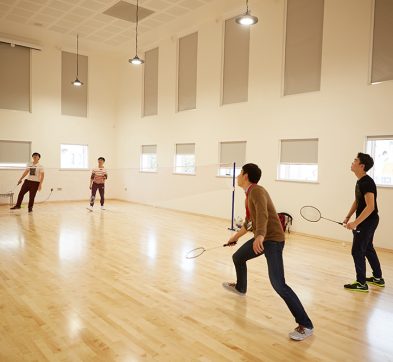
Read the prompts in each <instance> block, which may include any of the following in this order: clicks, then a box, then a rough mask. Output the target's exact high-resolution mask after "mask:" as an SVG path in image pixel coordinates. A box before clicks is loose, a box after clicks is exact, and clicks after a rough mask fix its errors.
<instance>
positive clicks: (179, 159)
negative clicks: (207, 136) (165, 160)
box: [175, 143, 195, 175]
mask: <svg viewBox="0 0 393 362" xmlns="http://www.w3.org/2000/svg"><path fill="white" fill-rule="evenodd" d="M175 173H180V174H187V175H195V143H178V144H176V155H175Z"/></svg>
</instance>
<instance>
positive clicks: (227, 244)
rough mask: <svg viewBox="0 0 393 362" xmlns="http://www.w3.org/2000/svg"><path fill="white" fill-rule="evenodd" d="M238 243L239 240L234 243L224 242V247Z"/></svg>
mask: <svg viewBox="0 0 393 362" xmlns="http://www.w3.org/2000/svg"><path fill="white" fill-rule="evenodd" d="M236 244H237V241H233V242H232V243H226V244H224V245H223V247H225V246H232V245H236Z"/></svg>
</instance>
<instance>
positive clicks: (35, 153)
mask: <svg viewBox="0 0 393 362" xmlns="http://www.w3.org/2000/svg"><path fill="white" fill-rule="evenodd" d="M34 156H38V157H39V158H41V155H40V154H39V153H38V152H34V153H33V154H32V155H31V157H34Z"/></svg>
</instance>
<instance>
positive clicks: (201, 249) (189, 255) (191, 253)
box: [186, 247, 206, 259]
mask: <svg viewBox="0 0 393 362" xmlns="http://www.w3.org/2000/svg"><path fill="white" fill-rule="evenodd" d="M205 251H206V249H205V248H204V247H199V248H195V249H192V250H190V251H189V252H188V253H187V254H186V259H194V258H197V257H198V256H200V255H202V254H203V253H204V252H205Z"/></svg>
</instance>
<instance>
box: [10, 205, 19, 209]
mask: <svg viewBox="0 0 393 362" xmlns="http://www.w3.org/2000/svg"><path fill="white" fill-rule="evenodd" d="M19 209H20V206H18V205H15V206H13V207H10V210H19Z"/></svg>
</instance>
